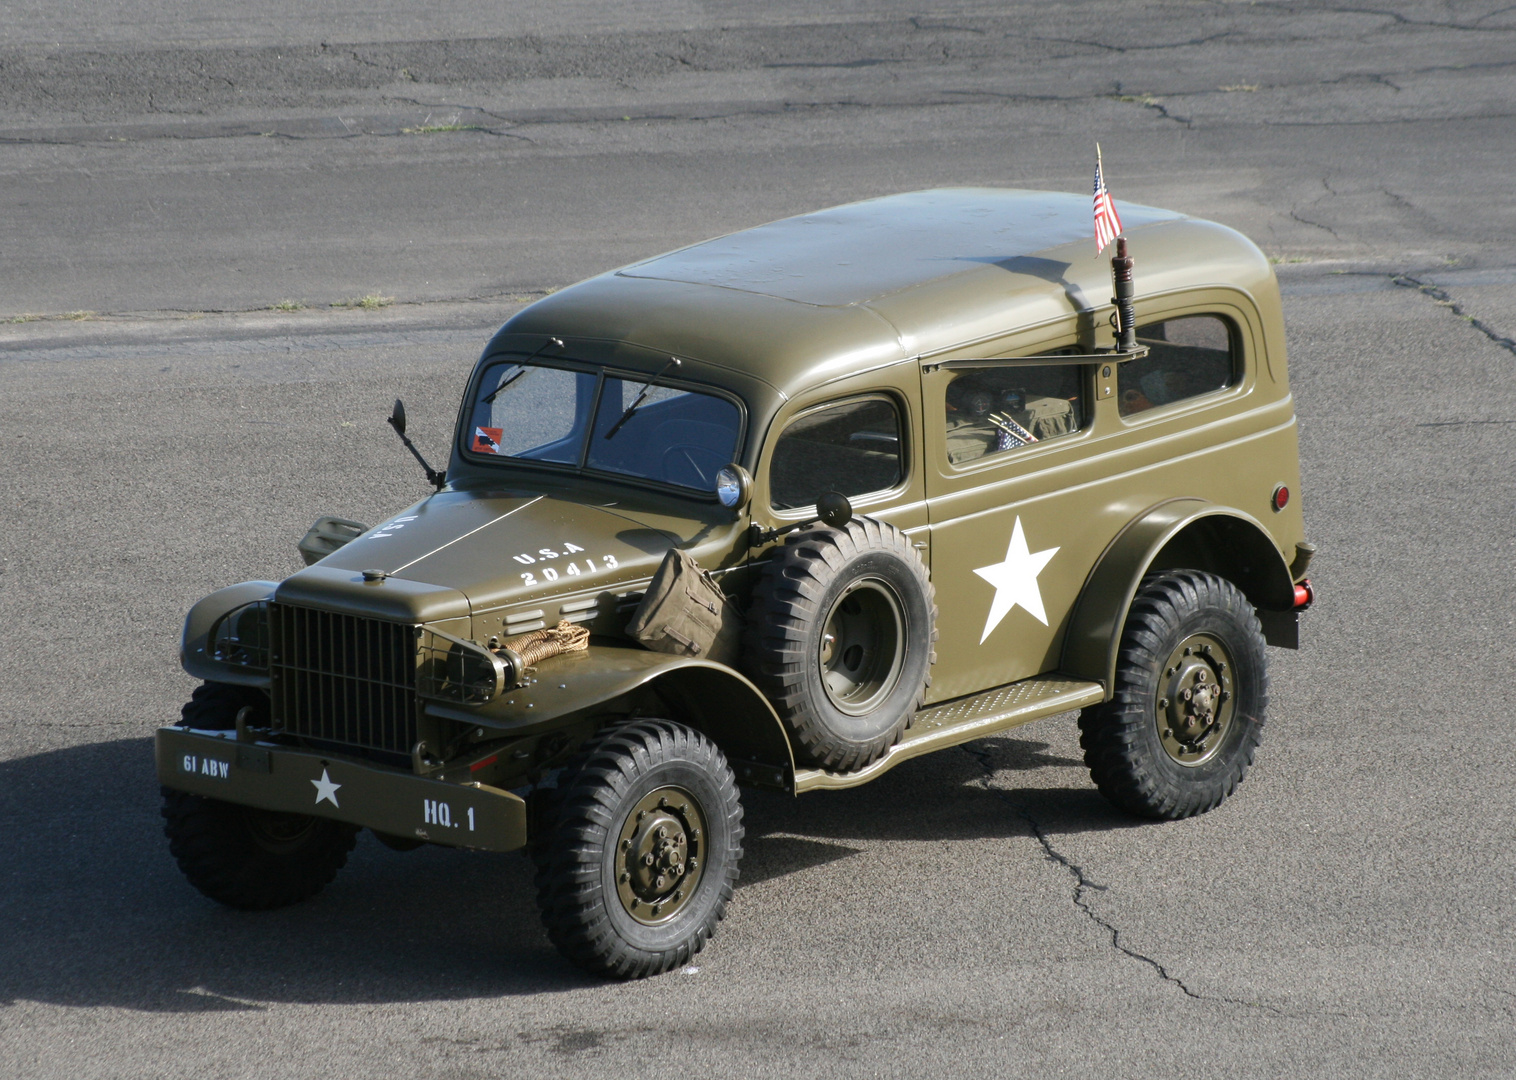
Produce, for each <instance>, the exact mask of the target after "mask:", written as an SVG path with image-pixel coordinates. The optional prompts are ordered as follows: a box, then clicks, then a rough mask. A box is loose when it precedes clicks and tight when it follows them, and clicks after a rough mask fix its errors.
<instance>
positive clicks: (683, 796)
mask: <svg viewBox="0 0 1516 1080" xmlns="http://www.w3.org/2000/svg"><path fill="white" fill-rule="evenodd" d="M704 844H705V816H704V814H702V813H701V811H700V806H699V804H698V803H697V802H696V801H695V799H694V796H692V795H690V793H689V792H687V791H685V790H684V789H683V788H676V787H663V788H659V789H658V790H656V791H652V792H649V793H648V794H647V795H645V796H643V797H642V798H641V799H640V800H638V802H637V805H636V806H634V807H632V809H631V812H630V813H629V814H627V817H626V820H625V822H624V823H623V824H622V826H621V832H620V835H619V837H618V838H617V842H616V862H615V866H616V893H617V895H618V896H619V897H620V898H621V905H622V907H624V908H625V909H626V912H627V914H629V915H631V917H632V918H634V919H636V920H637V921H638V922H641V923H646V924H648V925H650V926H653V925H657V924H658V923H663V922H667V921H668V920H669V919H672V918H673V917H674V916H675V915H676V914H678V912H679V911H680V910H681V909H682V908H683V907H684V906H685V904H687V903H688V902H689V899H690V897H691V896H693V895H694V892H695V886H696V885H697V884H698V883H699V881H700V875H701V872H702V869H703V868H702V866H701V862H702V857H701V856H702V851H703V849H704Z"/></svg>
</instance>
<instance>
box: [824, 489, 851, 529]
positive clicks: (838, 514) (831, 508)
mask: <svg viewBox="0 0 1516 1080" xmlns="http://www.w3.org/2000/svg"><path fill="white" fill-rule="evenodd" d="M816 516H817V517H819V518H821V520H822V522H823V523H824V524H826V525H830V526H831V527H832V528H834V529H841V528H845V527H846V526H847V523H848V522H850V521H852V520H853V504H852V503H850V502H848V500H847V496H846V495H844V494H842V492H840V491H828V492H827V493H826V494H825V495H823V496H821V498H819V499H817V500H816Z"/></svg>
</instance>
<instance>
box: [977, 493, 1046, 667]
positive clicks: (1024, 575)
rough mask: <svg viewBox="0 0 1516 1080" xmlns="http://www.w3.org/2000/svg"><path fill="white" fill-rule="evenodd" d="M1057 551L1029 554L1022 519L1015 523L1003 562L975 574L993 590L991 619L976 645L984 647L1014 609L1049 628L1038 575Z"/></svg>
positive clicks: (988, 620)
mask: <svg viewBox="0 0 1516 1080" xmlns="http://www.w3.org/2000/svg"><path fill="white" fill-rule="evenodd" d="M1058 551H1059V549H1058V548H1048V549H1047V550H1046V551H1038V552H1036V553H1033V552H1030V551H1028V550H1027V549H1026V533H1024V532H1022V531H1021V518H1019V517H1018V518H1017V519H1016V524H1015V526H1014V527H1013V528H1012V529H1011V543H1010V546H1009V547H1007V548H1006V549H1005V562H998V563H996V564H995V565H994V566H981V567H980V568H979V569H978V570H975V571H974V573H976V574H978V575H979V576H980V577H982V578H984V580H985V581H988V582H989V583H990V584H991V585H993V586H995V600H994V602H993V603H991V604H990V616H989V618H987V619H985V620H984V633H983V634H982V635H980V638H979V644H981V645H983V644H984V642H985V640H986V639H987V638H988V637H989V636H990V634H991V632H992V631H993V630H994V629H995V627H997V626H999V625H1000V620H1001V619H1003V618H1005V617H1006V616H1007V615H1009V614H1010V613H1011V608H1013V607H1023V608H1026V610H1027V613H1028V614H1030V615H1031V616H1032V618H1034V619H1036V620H1037V621H1038V622H1040V623H1041V624H1042V625H1043V626H1046V625H1047V624H1048V614H1047V612H1046V611H1045V610H1043V607H1042V590H1041V589H1039V588H1038V587H1037V575H1038V574H1040V573H1042V568H1043V567H1044V566H1046V565H1047V564H1048V563H1049V562H1050V561H1051V560H1052V558H1053V556H1054V555H1057V554H1058Z"/></svg>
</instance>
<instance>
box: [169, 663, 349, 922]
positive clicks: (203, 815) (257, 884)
mask: <svg viewBox="0 0 1516 1080" xmlns="http://www.w3.org/2000/svg"><path fill="white" fill-rule="evenodd" d="M249 706H250V707H252V708H253V709H254V710H256V711H257V713H258V716H259V719H258V721H257V722H259V723H261V722H263V718H264V717H266V716H267V713H268V698H267V696H266V695H265V694H263V692H262V691H260V690H257V689H255V688H251V687H245V686H233V685H230V684H228V683H205V684H204V685H203V686H200V687H198V688H196V690H195V692H194V694H193V695H192V696H191V698H190V700H189V702H188V703H187V704H186V705H185V706H184V708H183V710H182V711H181V714H180V720H179V726H181V727H190V728H197V729H199V730H202V731H230V730H232V729H233V728H234V727H236V722H237V713H238V712H239V711H240V710H241V709H243V708H245V707H249ZM162 813H163V818H164V826H163V832H164V835H165V836H167V837H168V842H169V851H171V852H172V853H173V856H174V859H175V860H176V861H177V862H178V863H179V869H180V870H182V871H183V872H184V876H185V877H187V878H188V879H189V882H190V884H191V885H193V886H194V887H195V888H197V889H199V890H200V891H201V892H202V893H204V894H205V895H206V896H208V897H210V898H211V899H212V900H215V901H218V902H219V903H222V904H226V905H227V906H228V907H234V908H244V909H251V910H260V909H266V908H276V907H284V906H286V905H288V904H294V903H298V902H299V901H301V900H305V899H308V898H309V897H312V896H314V895H315V894H316V893H318V892H320V891H321V890H322V889H323V888H325V887H326V885H327V883H328V882H330V881H331V880H332V878H334V877H335V876H336V875H337V871H338V870H340V869H342V867H343V865H344V864H345V863H346V862H347V856H348V852H350V851H352V850H353V845H354V844H355V843H357V839H358V827H357V826H356V825H348V824H346V823H344V822H340V821H332V820H330V819H328V818H319V817H311V816H309V815H306V814H281V813H276V812H274V811H272V810H259V809H256V808H254V807H251V806H238V805H236V804H233V803H228V802H222V801H221V800H220V799H210V798H206V797H205V796H203V795H192V794H190V793H189V792H186V791H176V790H174V789H173V788H163V809H162Z"/></svg>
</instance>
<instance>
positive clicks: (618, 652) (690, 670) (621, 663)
mask: <svg viewBox="0 0 1516 1080" xmlns="http://www.w3.org/2000/svg"><path fill="white" fill-rule="evenodd" d="M647 693H652V694H656V695H657V696H658V698H660V699H662V702H663V703H664V704H665V705H666V706H667V708H668V711H669V713H670V714H671V715H669V716H668V719H671V720H678V721H680V722H681V723H685V724H688V725H689V726H690V727H692V728H695V729H696V730H698V731H701V732H704V733H705V734H706V735H708V736H709V737H710V738H711V739H712V741H714V742H715V743H716V745H717V746H719V747H721V751H722V753H724V754H726V756H727V757H728V758H729V759H732V767H733V769H734V770H736V772H737V776H738V779H741V780H746V781H749V782H756V783H766V784H773V785H776V786H782V787H785V788H791V787H792V785H793V782H794V775H795V757H794V753H793V751H792V750H791V748H790V740H789V736H788V735H787V734H786V732H785V729H784V724H783V722H782V721H781V720H780V719H779V715H778V714H777V713H775V712H774V708H773V706H772V705H770V704H769V703H768V700H767V699H766V698H765V697H764V696H763V694H762V693H760V692H759V690H758V688H757V687H756V686H754V685H753V684H752V683H751V682H749V681H748V680H747V679H746V678H744V677H743V676H742V675H741V674H740V673H739V672H737V671H735V670H733V669H732V668H729V667H727V666H725V665H724V664H717V663H713V662H712V661H710V660H699V659H695V658H693V657H687V656H673V655H670V654H668V653H659V652H652V651H651V650H648V649H643V648H640V647H635V646H626V645H602V644H595V645H591V646H590V648H588V649H587V650H585V651H584V652H578V653H563V654H560V655H558V656H554V657H550V658H549V659H547V660H544V661H542V662H541V663H539V664H537V665H536V666H535V669H534V671H533V673H532V675H531V678H530V681H529V682H528V683H526V684H525V685H523V686H519V687H517V688H516V689H514V690H508V691H506V692H505V693H503V694H501V695H500V696H499V697H498V698H496V699H495V700H494V701H492V702H490V703H489V704H488V705H486V706H484V707H482V708H479V709H463V708H458V707H452V706H449V707H438V706H436V705H433V704H429V705H428V709H427V711H428V712H430V713H432V714H433V715H443V716H448V717H452V718H454V719H459V720H463V721H465V722H470V723H478V724H484V725H488V726H491V727H499V728H509V729H513V730H523V729H536V730H543V729H548V728H551V727H552V726H555V725H556V723H557V722H559V721H561V720H562V719H565V718H569V717H578V716H585V715H593V714H595V713H598V712H608V711H614V710H615V708H616V706H617V705H618V704H623V703H626V702H630V701H634V700H637V699H638V697H639V694H641V695H645V694H647ZM744 768H747V770H748V771H747V772H744Z"/></svg>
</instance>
